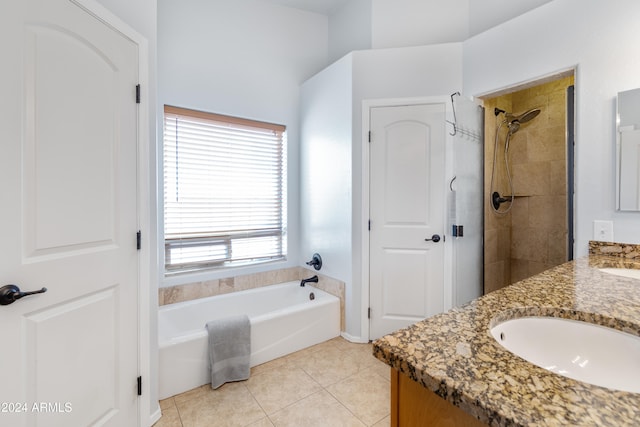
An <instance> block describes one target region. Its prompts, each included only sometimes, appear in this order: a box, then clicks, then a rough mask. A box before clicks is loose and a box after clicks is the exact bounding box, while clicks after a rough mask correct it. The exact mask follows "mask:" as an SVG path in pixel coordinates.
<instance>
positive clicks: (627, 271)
mask: <svg viewBox="0 0 640 427" xmlns="http://www.w3.org/2000/svg"><path fill="white" fill-rule="evenodd" d="M599 270H600V271H602V272H603V273H607V274H615V275H616V276H623V277H631V278H632V279H640V270H634V269H632V268H599Z"/></svg>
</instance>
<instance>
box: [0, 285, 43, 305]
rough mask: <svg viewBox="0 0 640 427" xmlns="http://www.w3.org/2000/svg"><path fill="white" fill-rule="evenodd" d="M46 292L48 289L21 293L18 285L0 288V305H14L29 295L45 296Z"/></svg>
mask: <svg viewBox="0 0 640 427" xmlns="http://www.w3.org/2000/svg"><path fill="white" fill-rule="evenodd" d="M45 292H47V288H42V289H40V290H39V291H31V292H21V291H20V288H19V287H17V286H16V285H5V286H3V287H1V288H0V305H9V304H13V303H14V302H16V301H17V300H19V299H20V298H22V297H26V296H27V295H33V294H43V293H45Z"/></svg>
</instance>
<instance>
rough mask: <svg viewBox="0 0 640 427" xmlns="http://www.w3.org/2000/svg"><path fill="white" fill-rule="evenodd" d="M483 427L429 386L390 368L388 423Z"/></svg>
mask: <svg viewBox="0 0 640 427" xmlns="http://www.w3.org/2000/svg"><path fill="white" fill-rule="evenodd" d="M414 426H415V427H425V426H434V427H436V426H442V427H457V426H460V427H480V426H482V427H487V425H486V424H484V423H481V422H480V421H478V420H477V419H475V418H474V417H473V416H471V415H469V414H467V413H466V412H464V411H463V410H462V409H460V408H458V407H457V406H454V405H452V404H451V403H449V402H447V401H446V400H444V399H442V398H441V397H440V396H438V395H436V394H435V393H434V392H432V391H431V390H428V389H426V388H425V387H423V386H422V385H420V384H418V383H417V382H415V381H413V380H412V379H411V378H409V377H408V376H406V375H405V374H403V373H400V372H399V371H398V370H397V369H394V368H391V427H414Z"/></svg>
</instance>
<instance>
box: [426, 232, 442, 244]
mask: <svg viewBox="0 0 640 427" xmlns="http://www.w3.org/2000/svg"><path fill="white" fill-rule="evenodd" d="M424 241H425V242H433V243H438V242H439V241H440V236H439V235H437V234H434V235H433V236H431V238H430V239H424Z"/></svg>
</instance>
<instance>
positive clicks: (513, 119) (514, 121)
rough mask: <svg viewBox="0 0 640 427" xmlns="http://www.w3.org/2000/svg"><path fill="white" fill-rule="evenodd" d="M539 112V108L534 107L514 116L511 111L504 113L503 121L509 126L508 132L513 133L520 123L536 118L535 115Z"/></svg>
mask: <svg viewBox="0 0 640 427" xmlns="http://www.w3.org/2000/svg"><path fill="white" fill-rule="evenodd" d="M538 114H540V109H539V108H534V109H533V110H529V111H525V112H524V113H522V114H520V115H519V116H514V115H513V114H511V113H505V115H504V117H505V121H506V122H507V126H508V127H509V133H510V134H514V133H516V132H517V131H518V129H520V125H521V124H522V123H527V122H528V121H530V120H533V119H534V118H536V116H537V115H538Z"/></svg>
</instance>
